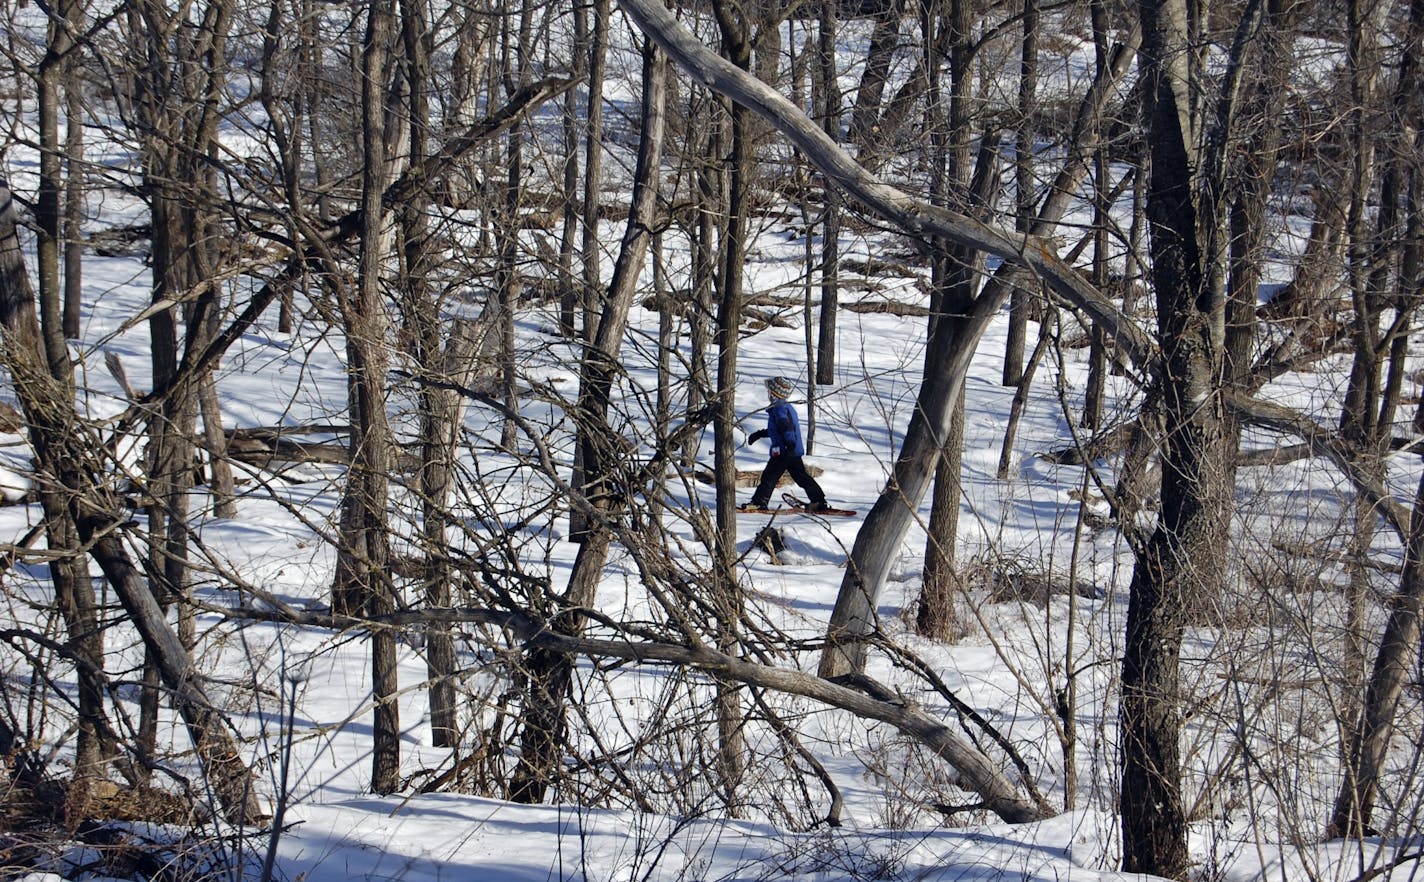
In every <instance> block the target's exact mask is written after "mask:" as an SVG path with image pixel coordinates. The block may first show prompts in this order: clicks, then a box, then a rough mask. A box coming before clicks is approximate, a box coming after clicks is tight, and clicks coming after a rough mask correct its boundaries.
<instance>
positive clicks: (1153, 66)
mask: <svg viewBox="0 0 1424 882" xmlns="http://www.w3.org/2000/svg"><path fill="white" fill-rule="evenodd" d="M1185 6H1186V4H1185V0H1142V2H1141V3H1140V11H1141V15H1142V28H1143V52H1142V65H1143V68H1142V71H1143V74H1142V75H1143V114H1144V117H1145V122H1146V125H1147V131H1148V148H1149V150H1150V151H1151V154H1152V159H1151V161H1152V175H1151V179H1150V181H1149V183H1148V193H1147V212H1148V220H1149V222H1150V223H1151V230H1152V238H1151V249H1152V275H1153V283H1154V287H1155V288H1156V291H1157V304H1158V306H1157V309H1158V316H1159V319H1158V324H1159V329H1160V330H1159V334H1160V337H1161V345H1162V350H1163V357H1162V362H1161V368H1162V372H1161V375H1160V376H1159V377H1157V378H1156V379H1155V383H1156V384H1157V386H1158V387H1159V388H1160V389H1161V391H1162V402H1163V415H1164V421H1165V434H1164V436H1163V437H1164V444H1163V448H1162V510H1161V513H1160V515H1159V516H1158V519H1157V524H1156V527H1155V529H1154V530H1153V531H1152V535H1151V537H1150V538H1149V540H1148V542H1147V544H1146V546H1145V547H1143V548H1141V549H1140V550H1139V551H1138V552H1137V560H1136V564H1135V566H1134V569H1133V575H1132V582H1131V587H1130V598H1129V603H1128V621H1127V638H1126V643H1125V647H1124V653H1123V661H1122V705H1121V712H1120V713H1121V722H1122V746H1121V752H1122V789H1121V797H1120V800H1121V801H1120V804H1121V815H1122V821H1123V835H1122V848H1123V869H1124V870H1126V871H1128V872H1137V873H1155V874H1157V875H1160V876H1166V877H1168V878H1174V879H1185V878H1186V875H1187V872H1188V869H1189V866H1190V856H1189V853H1188V850H1187V839H1186V832H1187V828H1186V815H1185V810H1184V807H1183V803H1182V792H1181V758H1180V746H1179V740H1180V737H1181V726H1182V719H1181V715H1182V706H1181V702H1182V698H1183V696H1182V694H1181V683H1180V673H1179V666H1180V658H1179V655H1180V650H1181V643H1182V637H1183V633H1184V629H1185V626H1186V621H1187V616H1188V610H1189V608H1191V607H1192V606H1194V605H1196V604H1198V603H1200V602H1201V601H1202V598H1214V597H1216V596H1218V593H1219V590H1220V580H1221V577H1222V570H1223V566H1224V564H1223V561H1224V553H1225V545H1226V543H1225V533H1226V522H1227V519H1228V516H1229V513H1230V507H1229V498H1230V494H1229V493H1228V492H1227V488H1225V487H1224V486H1222V477H1221V476H1222V473H1223V469H1222V466H1223V455H1224V451H1225V447H1226V445H1225V439H1224V422H1223V417H1222V405H1221V395H1220V382H1221V377H1222V365H1223V359H1224V357H1225V341H1224V339H1222V332H1223V330H1224V324H1225V318H1224V316H1225V302H1224V298H1223V296H1222V292H1221V291H1219V290H1212V289H1211V285H1210V282H1211V278H1210V274H1209V273H1208V272H1207V270H1206V269H1205V266H1209V265H1210V261H1211V259H1212V255H1213V240H1212V238H1210V232H1209V231H1210V229H1211V227H1210V224H1211V222H1212V218H1213V217H1214V215H1213V206H1212V205H1211V204H1210V198H1211V195H1210V193H1209V194H1208V195H1206V196H1203V197H1202V201H1203V203H1207V204H1206V205H1205V207H1203V206H1202V205H1199V204H1198V202H1197V198H1196V193H1195V189H1196V184H1195V182H1194V180H1193V172H1194V171H1195V170H1197V169H1198V168H1199V167H1198V159H1200V158H1201V157H1202V155H1203V151H1201V150H1200V148H1199V145H1200V141H1199V137H1200V136H1199V129H1198V128H1197V126H1198V123H1197V121H1196V119H1197V117H1196V113H1195V110H1194V102H1195V100H1196V99H1195V96H1193V95H1192V93H1191V92H1190V91H1189V90H1190V88H1191V84H1193V83H1196V82H1199V81H1198V80H1195V79H1193V78H1192V75H1191V73H1190V56H1189V51H1188V47H1189V46H1190V45H1191V41H1190V39H1189V35H1188V33H1187V31H1186V28H1185V23H1186V21H1187V14H1186V8H1185ZM1226 134H1227V133H1225V132H1222V133H1219V136H1220V137H1222V138H1224V137H1226ZM1208 158H1210V157H1208ZM1214 171H1215V170H1214V169H1212V168H1209V167H1207V168H1202V169H1201V174H1202V175H1203V176H1204V177H1206V179H1207V180H1208V181H1211V180H1212V178H1211V176H1212V175H1213V173H1214ZM1208 186H1210V184H1208ZM1203 216H1205V218H1206V220H1203ZM1199 225H1201V229H1205V230H1207V231H1208V232H1207V233H1206V234H1205V235H1206V236H1207V238H1206V241H1203V238H1202V236H1203V234H1202V233H1200V232H1199Z"/></svg>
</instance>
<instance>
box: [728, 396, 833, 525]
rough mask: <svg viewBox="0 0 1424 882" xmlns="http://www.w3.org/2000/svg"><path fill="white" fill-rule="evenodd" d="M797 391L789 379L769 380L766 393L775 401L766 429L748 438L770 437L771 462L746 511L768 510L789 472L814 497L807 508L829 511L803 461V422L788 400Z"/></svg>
mask: <svg viewBox="0 0 1424 882" xmlns="http://www.w3.org/2000/svg"><path fill="white" fill-rule="evenodd" d="M794 391H796V387H795V386H793V385H791V381H790V380H788V379H786V378H785V377H772V378H771V379H770V380H767V381H766V392H767V395H768V397H769V398H770V399H771V405H770V406H769V407H768V408H767V409H766V428H765V429H758V430H756V431H755V432H753V433H751V434H750V435H748V436H747V443H748V444H755V443H756V442H758V441H760V440H761V439H763V438H770V439H771V459H769V460H767V463H766V468H764V469H762V472H761V482H760V483H759V484H757V488H756V492H755V493H753V494H752V498H751V501H749V502H746V503H743V504H742V505H741V506H740V507H741V508H743V509H757V508H766V507H767V504H768V503H769V502H770V501H771V493H772V491H773V490H775V489H776V482H777V481H779V480H781V476H782V475H784V474H787V473H790V475H791V478H792V480H794V481H795V482H796V484H797V486H799V487H800V488H801V489H802V490H804V491H805V492H806V495H807V496H808V497H809V498H810V503H809V504H808V505H807V506H806V510H807V511H824V510H826V509H827V508H828V506H827V505H826V494H825V492H824V491H823V490H821V485H820V484H817V483H816V479H815V478H813V477H811V473H810V472H808V471H806V463H805V462H803V461H802V459H801V457H803V456H805V455H806V446H805V445H804V444H802V442H801V421H800V419H798V418H797V416H796V408H794V407H792V406H791V402H789V401H787V399H788V398H790V397H791V393H793V392H794Z"/></svg>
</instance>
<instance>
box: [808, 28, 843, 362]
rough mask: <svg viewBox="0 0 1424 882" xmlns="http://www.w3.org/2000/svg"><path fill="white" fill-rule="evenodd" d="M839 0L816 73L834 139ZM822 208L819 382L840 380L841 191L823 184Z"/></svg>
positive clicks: (820, 112)
mask: <svg viewBox="0 0 1424 882" xmlns="http://www.w3.org/2000/svg"><path fill="white" fill-rule="evenodd" d="M836 30H837V29H836V0H822V3H821V15H820V20H819V23H818V25H817V34H816V76H813V77H812V79H811V83H812V93H813V97H812V103H813V104H814V105H815V106H816V110H815V112H816V115H817V117H818V118H819V119H820V121H821V128H822V130H823V131H825V133H826V134H827V135H829V136H830V137H831V139H832V140H835V141H839V140H840V136H841V90H840V79H839V74H838V73H837V71H836ZM822 190H823V193H824V195H823V202H822V208H821V218H822V220H821V223H822V228H821V315H820V325H819V330H818V332H817V337H816V340H817V342H816V370H815V382H816V383H817V384H819V385H822V386H830V385H833V384H834V383H835V382H836V314H837V312H838V304H839V301H840V260H841V256H840V255H841V252H840V247H841V243H840V239H841V202H840V193H839V192H838V191H836V190H835V189H834V188H832V187H823V188H822Z"/></svg>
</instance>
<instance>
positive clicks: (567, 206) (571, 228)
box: [559, 3, 589, 338]
mask: <svg viewBox="0 0 1424 882" xmlns="http://www.w3.org/2000/svg"><path fill="white" fill-rule="evenodd" d="M573 6H574V8H573V16H574V43H573V53H574V58H573V70H572V71H571V73H572V74H573V75H574V76H576V77H577V76H580V75H581V74H583V73H584V71H586V70H587V69H588V64H589V41H588V8H587V7H586V6H585V5H584V4H582V3H575V4H574V5H573ZM578 119H579V117H578V97H577V93H576V92H575V91H574V90H569V92H568V93H567V94H566V95H565V96H564V120H563V125H564V168H563V214H564V216H563V219H562V223H561V228H562V232H561V234H560V236H559V284H560V285H562V286H563V291H562V292H561V294H560V296H559V330H560V331H561V332H562V333H563V334H564V335H565V336H566V337H570V338H572V337H574V336H575V335H576V334H578V333H579V329H578V323H579V321H580V320H581V319H582V318H583V316H580V315H579V314H578V312H579V306H580V304H581V303H582V300H583V298H582V297H581V296H580V294H579V292H580V283H579V279H578V277H576V276H575V275H574V244H575V243H574V237H575V234H576V233H577V231H578V222H579V219H580V217H581V213H580V204H581V202H582V200H581V199H580V196H579V156H578V144H579V138H578V132H579V126H578ZM584 333H587V332H586V331H585V332H584Z"/></svg>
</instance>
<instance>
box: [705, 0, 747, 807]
mask: <svg viewBox="0 0 1424 882" xmlns="http://www.w3.org/2000/svg"><path fill="white" fill-rule="evenodd" d="M713 12H714V13H715V14H716V17H717V25H718V28H719V30H720V31H721V35H722V52H723V54H724V55H725V56H726V58H727V59H728V60H729V61H730V62H731V63H732V64H733V65H734V66H735V67H737V68H738V69H740V70H743V71H747V70H749V69H750V67H751V42H750V34H749V31H750V28H751V23H750V22H749V21H747V19H746V17H745V15H744V13H743V12H742V11H741V10H739V9H734V8H733V4H732V3H730V2H728V0H714V3H713ZM729 115H730V117H731V134H732V140H731V152H730V155H729V158H728V160H727V217H726V224H725V226H724V227H723V228H722V234H721V246H722V251H721V255H720V256H719V259H718V266H719V268H720V270H721V272H720V276H719V278H718V279H717V284H718V288H719V290H718V295H717V398H716V402H715V407H716V415H715V417H714V418H713V424H712V425H713V444H714V460H713V468H714V471H715V473H716V482H717V538H716V545H715V548H714V550H713V557H714V564H713V566H714V576H713V578H714V587H713V595H714V596H713V603H714V604H715V605H716V607H717V609H718V611H719V614H718V624H719V631H718V634H717V635H716V640H717V648H718V650H719V651H721V652H734V651H735V650H734V648H735V646H736V644H737V641H738V639H739V637H738V631H739V630H740V628H739V625H740V621H741V617H742V609H743V603H744V602H743V598H742V589H741V585H740V584H739V583H738V581H737V576H736V570H735V566H736V563H735V562H736V558H737V488H736V471H737V469H736V447H737V437H736V431H737V430H736V426H737V411H736V394H735V390H736V387H737V355H738V340H739V334H740V332H741V324H742V276H743V271H744V269H745V262H746V238H747V212H748V196H749V195H750V188H751V173H752V155H751V144H750V143H749V140H748V139H749V136H750V134H751V133H750V131H749V125H750V114H749V113H748V111H747V110H746V108H744V107H742V106H741V105H739V104H732V105H731V106H730V108H729ZM717 726H718V736H719V739H718V751H717V757H718V769H717V774H718V779H719V781H720V783H721V785H722V788H723V794H722V797H723V799H724V800H726V804H727V806H728V810H729V812H730V813H731V814H732V815H733V816H734V817H735V816H738V815H739V814H740V810H739V809H738V808H737V801H738V798H739V797H738V789H739V788H740V786H741V783H742V777H743V774H744V772H745V762H746V760H745V756H744V753H745V749H744V743H743V737H742V712H741V701H740V699H739V697H738V694H737V690H736V689H735V688H734V687H733V686H731V685H730V684H726V683H722V684H719V686H718V693H717Z"/></svg>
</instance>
